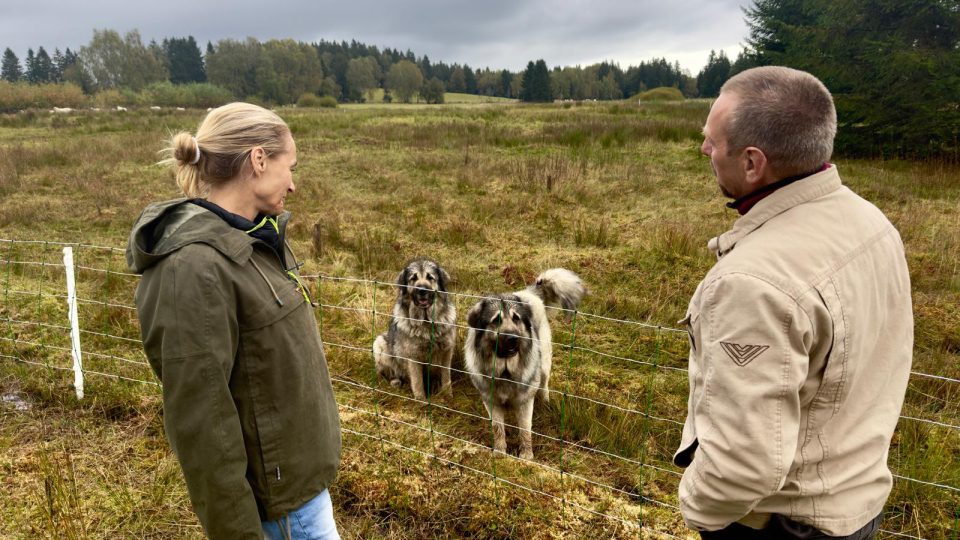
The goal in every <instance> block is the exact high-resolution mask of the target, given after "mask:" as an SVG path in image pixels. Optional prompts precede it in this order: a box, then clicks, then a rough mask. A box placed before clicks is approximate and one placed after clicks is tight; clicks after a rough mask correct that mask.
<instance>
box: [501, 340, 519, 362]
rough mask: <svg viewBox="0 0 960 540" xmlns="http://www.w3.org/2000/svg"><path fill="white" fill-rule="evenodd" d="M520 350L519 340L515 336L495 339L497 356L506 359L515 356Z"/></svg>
mask: <svg viewBox="0 0 960 540" xmlns="http://www.w3.org/2000/svg"><path fill="white" fill-rule="evenodd" d="M519 349H520V338H519V337H517V336H509V335H501V336H499V337H498V338H497V356H499V357H501V358H507V357H510V356H513V355H515V354H517V351H518V350H519Z"/></svg>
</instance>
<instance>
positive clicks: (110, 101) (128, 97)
mask: <svg viewBox="0 0 960 540" xmlns="http://www.w3.org/2000/svg"><path fill="white" fill-rule="evenodd" d="M91 101H92V105H93V106H94V107H100V108H104V109H108V108H111V107H116V106H117V105H123V106H124V107H129V106H130V105H133V104H135V103H136V102H137V94H136V93H135V92H133V91H132V90H128V89H126V88H121V89H117V88H111V89H110V90H101V91H99V92H97V93H96V94H94V95H93V98H92V100H91Z"/></svg>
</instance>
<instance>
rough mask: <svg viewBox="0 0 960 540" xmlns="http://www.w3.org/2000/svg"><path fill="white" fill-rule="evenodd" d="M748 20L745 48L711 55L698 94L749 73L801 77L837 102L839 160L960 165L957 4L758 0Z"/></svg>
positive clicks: (908, 0) (902, 0) (938, 0)
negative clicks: (781, 71)
mask: <svg viewBox="0 0 960 540" xmlns="http://www.w3.org/2000/svg"><path fill="white" fill-rule="evenodd" d="M744 13H745V16H746V21H747V25H748V27H749V36H748V38H747V47H746V49H745V50H744V51H743V52H742V53H741V54H740V56H738V57H737V59H736V60H735V61H734V62H730V60H729V59H728V58H727V57H726V56H724V54H723V52H722V51H721V52H720V53H711V55H710V58H709V60H708V62H707V66H706V67H705V68H704V70H703V71H701V72H700V74H699V75H698V77H697V81H698V86H699V88H698V90H699V93H700V94H701V95H715V94H716V92H717V91H718V90H719V88H720V86H722V84H723V82H725V81H726V79H727V78H729V77H730V76H732V75H734V74H736V73H738V72H740V71H742V70H744V69H747V68H749V67H753V66H761V65H782V66H789V67H793V68H796V69H801V70H804V71H808V72H810V73H813V74H814V75H816V76H817V77H818V78H819V79H820V80H822V81H823V82H824V84H825V85H826V86H827V88H829V89H830V91H831V93H832V94H833V97H834V102H835V104H836V107H837V120H838V124H839V126H838V127H839V129H838V132H837V140H836V149H837V151H838V152H839V153H841V154H844V155H848V156H880V157H888V156H889V157H908V158H928V157H934V158H938V159H944V158H945V159H947V160H949V161H954V162H960V2H958V1H957V0H947V1H944V0H842V1H835V0H754V2H753V3H752V5H751V6H750V7H748V8H747V9H745V10H744Z"/></svg>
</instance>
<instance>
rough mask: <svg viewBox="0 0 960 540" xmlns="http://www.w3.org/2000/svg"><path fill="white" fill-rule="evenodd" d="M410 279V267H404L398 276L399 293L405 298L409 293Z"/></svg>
mask: <svg viewBox="0 0 960 540" xmlns="http://www.w3.org/2000/svg"><path fill="white" fill-rule="evenodd" d="M409 279H410V267H409V266H404V267H403V270H401V271H400V274H399V275H397V292H398V293H399V294H400V296H403V295H404V293H406V292H407V281H408V280H409Z"/></svg>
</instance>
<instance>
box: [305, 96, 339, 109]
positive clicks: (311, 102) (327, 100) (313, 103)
mask: <svg viewBox="0 0 960 540" xmlns="http://www.w3.org/2000/svg"><path fill="white" fill-rule="evenodd" d="M336 106H337V100H336V99H334V98H333V97H332V96H323V97H320V96H317V95H316V94H312V93H310V92H304V93H303V94H301V95H300V99H298V100H297V107H314V108H316V107H323V108H333V107H336Z"/></svg>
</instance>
